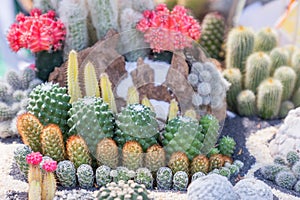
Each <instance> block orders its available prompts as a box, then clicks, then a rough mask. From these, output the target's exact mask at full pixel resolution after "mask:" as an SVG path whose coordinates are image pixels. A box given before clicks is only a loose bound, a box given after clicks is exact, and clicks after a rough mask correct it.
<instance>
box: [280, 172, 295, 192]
mask: <svg viewBox="0 0 300 200" xmlns="http://www.w3.org/2000/svg"><path fill="white" fill-rule="evenodd" d="M296 182H297V178H296V177H295V175H294V174H293V173H292V172H289V171H281V172H279V173H278V174H277V175H276V178H275V183H276V184H277V185H278V186H280V187H283V188H286V189H289V190H291V189H292V188H293V187H294V185H295V184H296Z"/></svg>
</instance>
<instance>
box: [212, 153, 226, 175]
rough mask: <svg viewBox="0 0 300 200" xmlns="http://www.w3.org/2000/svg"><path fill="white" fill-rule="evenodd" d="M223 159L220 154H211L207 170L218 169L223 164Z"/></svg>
mask: <svg viewBox="0 0 300 200" xmlns="http://www.w3.org/2000/svg"><path fill="white" fill-rule="evenodd" d="M224 163H225V162H224V159H223V156H222V155H221V154H216V155H213V156H211V157H210V158H209V171H212V170H214V169H219V168H221V167H222V166H224Z"/></svg>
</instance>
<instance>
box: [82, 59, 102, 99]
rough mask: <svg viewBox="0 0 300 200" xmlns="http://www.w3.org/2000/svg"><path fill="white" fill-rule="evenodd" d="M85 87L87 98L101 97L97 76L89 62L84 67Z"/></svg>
mask: <svg viewBox="0 0 300 200" xmlns="http://www.w3.org/2000/svg"><path fill="white" fill-rule="evenodd" d="M84 87H85V95H86V96H89V97H100V90H99V84H98V80H97V74H96V71H95V67H94V66H93V64H92V63H91V62H88V63H87V64H86V65H85V67H84Z"/></svg>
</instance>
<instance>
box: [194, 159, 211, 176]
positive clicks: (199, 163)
mask: <svg viewBox="0 0 300 200" xmlns="http://www.w3.org/2000/svg"><path fill="white" fill-rule="evenodd" d="M190 169H191V174H192V175H193V174H195V173H197V172H202V173H205V174H206V173H207V172H208V169H209V160H208V158H207V157H206V156H204V155H198V156H196V157H195V158H193V160H192V162H191V165H190Z"/></svg>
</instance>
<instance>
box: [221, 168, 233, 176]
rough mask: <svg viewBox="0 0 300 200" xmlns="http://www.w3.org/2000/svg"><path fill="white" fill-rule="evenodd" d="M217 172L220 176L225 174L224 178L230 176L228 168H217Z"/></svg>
mask: <svg viewBox="0 0 300 200" xmlns="http://www.w3.org/2000/svg"><path fill="white" fill-rule="evenodd" d="M219 174H220V175H221V176H225V177H226V178H230V175H231V172H230V169H229V168H227V167H221V169H219Z"/></svg>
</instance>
